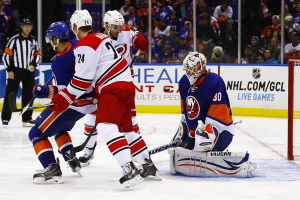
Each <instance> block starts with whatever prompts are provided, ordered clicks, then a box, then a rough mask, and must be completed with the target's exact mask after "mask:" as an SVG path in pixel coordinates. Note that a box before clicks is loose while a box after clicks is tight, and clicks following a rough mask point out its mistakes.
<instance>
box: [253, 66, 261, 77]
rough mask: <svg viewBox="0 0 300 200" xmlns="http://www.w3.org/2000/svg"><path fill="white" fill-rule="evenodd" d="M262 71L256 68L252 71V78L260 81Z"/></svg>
mask: <svg viewBox="0 0 300 200" xmlns="http://www.w3.org/2000/svg"><path fill="white" fill-rule="evenodd" d="M260 75H261V74H260V69H259V68H254V69H253V70H252V76H253V78H254V79H258V78H260Z"/></svg>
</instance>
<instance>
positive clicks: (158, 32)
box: [154, 19, 170, 46]
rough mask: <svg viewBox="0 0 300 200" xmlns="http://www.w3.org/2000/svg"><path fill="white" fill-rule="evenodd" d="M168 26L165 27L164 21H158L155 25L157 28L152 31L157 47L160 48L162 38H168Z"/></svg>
mask: <svg viewBox="0 0 300 200" xmlns="http://www.w3.org/2000/svg"><path fill="white" fill-rule="evenodd" d="M169 31H170V26H166V23H165V20H164V19H160V20H159V22H158V23H157V27H156V28H155V29H154V38H155V40H156V42H157V44H158V46H161V43H160V42H161V39H162V38H163V37H164V36H169V34H170V33H169Z"/></svg>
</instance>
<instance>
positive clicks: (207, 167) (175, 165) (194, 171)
mask: <svg viewBox="0 0 300 200" xmlns="http://www.w3.org/2000/svg"><path fill="white" fill-rule="evenodd" d="M169 154H170V169H171V172H172V173H181V174H185V175H188V176H201V177H220V176H225V177H226V176H227V177H232V176H234V177H252V176H253V175H254V174H255V173H256V172H257V171H258V169H259V167H260V166H257V165H256V164H253V163H251V162H249V160H250V155H249V153H248V152H246V153H243V152H220V151H218V152H205V153H200V152H194V151H191V150H187V149H184V148H181V147H176V148H171V149H169Z"/></svg>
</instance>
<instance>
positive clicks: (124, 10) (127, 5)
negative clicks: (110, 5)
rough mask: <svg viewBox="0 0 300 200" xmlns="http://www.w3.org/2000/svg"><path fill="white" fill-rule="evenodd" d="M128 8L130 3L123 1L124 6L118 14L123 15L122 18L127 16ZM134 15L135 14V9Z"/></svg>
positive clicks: (128, 0) (126, 0) (127, 0)
mask: <svg viewBox="0 0 300 200" xmlns="http://www.w3.org/2000/svg"><path fill="white" fill-rule="evenodd" d="M129 6H131V1H130V0H125V2H124V5H123V6H122V7H121V8H120V10H119V13H121V15H123V16H125V15H128V14H129V11H128V8H129ZM135 13H137V11H136V9H135Z"/></svg>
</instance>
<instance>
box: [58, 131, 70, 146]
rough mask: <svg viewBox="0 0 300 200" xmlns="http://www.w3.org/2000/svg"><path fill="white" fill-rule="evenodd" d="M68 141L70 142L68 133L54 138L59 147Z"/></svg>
mask: <svg viewBox="0 0 300 200" xmlns="http://www.w3.org/2000/svg"><path fill="white" fill-rule="evenodd" d="M69 142H72V139H71V137H70V135H69V134H65V135H62V136H60V137H59V138H57V139H56V144H57V146H58V148H60V147H61V146H63V145H64V144H67V143H69Z"/></svg>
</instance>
